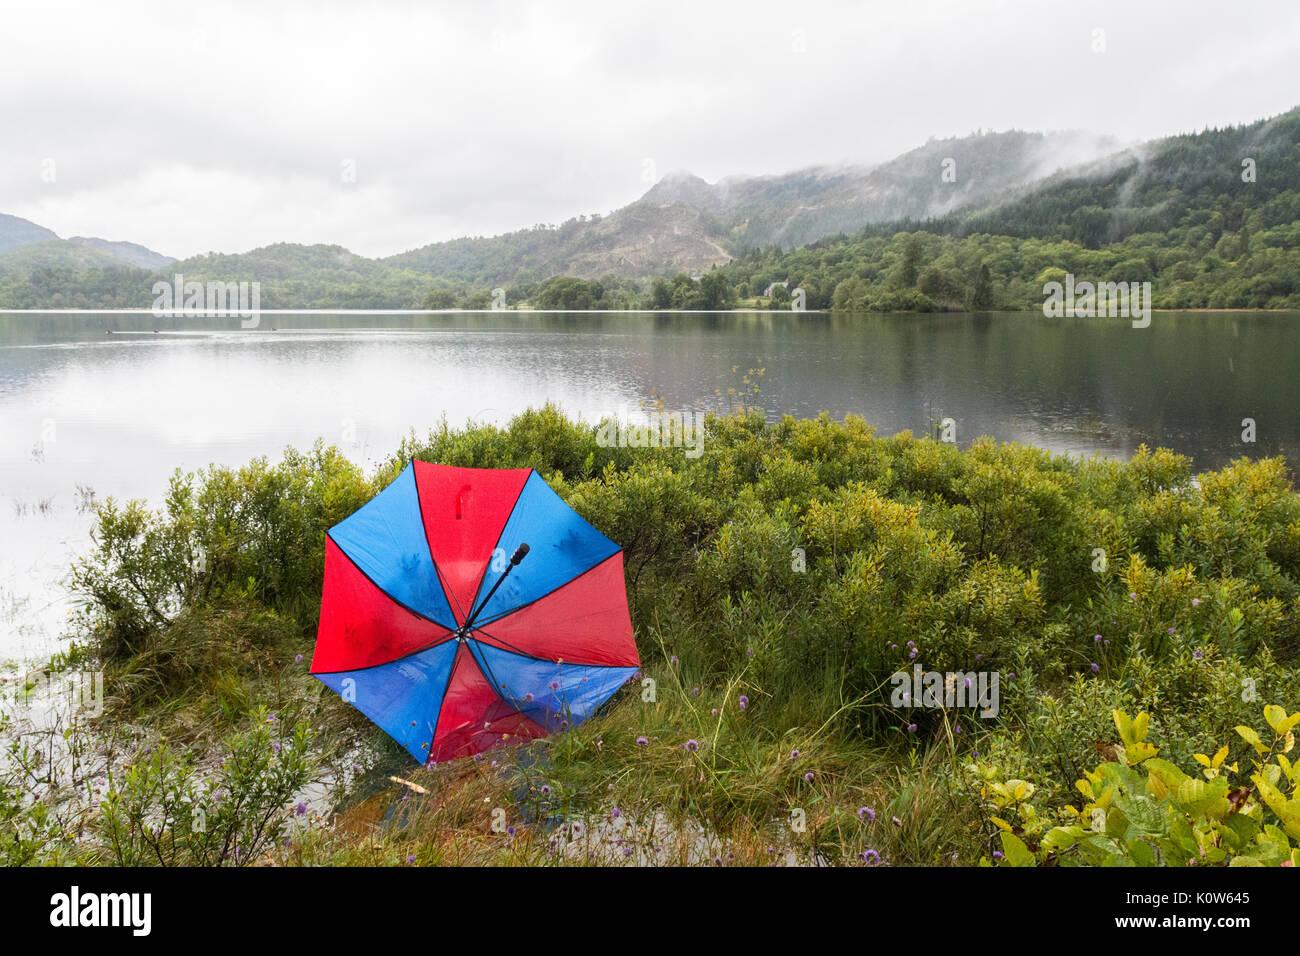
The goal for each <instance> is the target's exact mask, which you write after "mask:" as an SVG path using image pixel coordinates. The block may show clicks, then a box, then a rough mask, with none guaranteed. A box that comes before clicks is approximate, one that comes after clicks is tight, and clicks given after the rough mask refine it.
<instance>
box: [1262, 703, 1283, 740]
mask: <svg viewBox="0 0 1300 956" xmlns="http://www.w3.org/2000/svg"><path fill="white" fill-rule="evenodd" d="M1264 719H1265V720H1267V721H1268V725H1269V726H1270V727H1272V728H1273V731H1274V733H1277V734H1278V735H1281V734H1282V733H1283V731H1282V730H1281V729H1280V728H1281V724H1282V721H1284V720H1286V711H1285V710H1283V709H1282V708H1281V707H1279V706H1278V705H1277V704H1268V705H1266V706H1265V707H1264Z"/></svg>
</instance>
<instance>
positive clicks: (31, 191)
mask: <svg viewBox="0 0 1300 956" xmlns="http://www.w3.org/2000/svg"><path fill="white" fill-rule="evenodd" d="M189 6H190V5H182V4H170V3H161V2H156V0H155V2H142V3H112V4H109V3H104V2H95V0H90V2H72V3H62V2H57V0H55V2H51V0H28V2H21V3H16V2H13V0H7V2H6V3H5V4H4V6H3V8H0V71H2V73H0V75H2V76H3V83H2V84H0V137H3V139H2V140H0V142H2V144H3V146H2V148H0V212H8V213H11V214H14V215H18V216H22V217H24V218H27V219H31V220H33V221H34V222H38V223H40V224H41V225H44V226H47V227H49V228H51V229H53V230H55V231H56V232H57V233H59V235H61V236H64V237H67V236H72V235H94V236H102V237H104V238H108V239H129V240H132V241H135V242H140V243H143V244H145V245H147V246H149V247H151V248H153V249H156V250H158V251H160V252H164V253H167V254H169V255H174V256H178V257H185V256H189V255H193V254H196V253H202V252H207V251H209V250H216V251H222V252H242V251H246V250H248V249H251V248H255V247H257V246H260V245H265V244H267V243H270V242H276V241H291V242H305V243H310V242H329V243H338V244H340V245H344V246H347V247H348V248H350V249H352V250H354V251H356V252H360V253H362V254H364V255H370V256H378V255H388V254H391V253H394V252H401V251H403V250H405V249H410V248H414V247H416V246H420V245H423V244H425V243H427V242H431V241H435V240H439V239H449V238H454V237H456V236H462V235H492V234H495V233H498V232H503V231H507V230H510V229H516V228H520V227H525V226H530V225H532V224H534V223H537V222H560V221H562V220H564V219H566V218H568V217H570V216H573V215H577V214H578V213H591V212H608V211H610V210H612V209H615V208H617V207H619V206H622V205H624V204H626V203H628V202H630V201H632V200H634V199H635V198H637V197H638V196H639V195H640V194H642V193H643V192H644V191H645V190H646V189H647V188H648V187H649V185H650V181H649V180H652V179H653V177H655V176H661V175H663V174H664V173H666V172H668V171H670V170H675V169H688V170H690V171H692V172H694V173H696V174H698V175H700V176H703V177H704V178H706V179H708V180H710V181H713V180H716V179H718V178H720V177H722V176H727V175H733V174H746V173H748V174H755V173H775V172H783V171H786V170H790V169H794V168H798V167H801V166H808V165H816V164H829V163H841V162H875V161H881V160H884V159H888V158H889V157H891V156H894V155H896V154H898V153H900V152H903V151H905V150H907V149H910V148H912V147H914V146H917V145H920V144H921V143H923V142H925V140H926V139H927V138H929V137H930V136H940V137H942V136H951V135H961V134H966V133H969V132H972V131H973V130H975V129H977V128H983V129H999V130H1000V129H1007V128H1011V127H1018V128H1021V129H1033V130H1048V129H1066V128H1080V129H1087V130H1093V131H1096V132H1099V133H1108V134H1111V135H1114V136H1117V137H1119V138H1120V139H1122V140H1125V141H1132V140H1138V139H1145V138H1149V137H1151V136H1157V135H1164V134H1168V133H1174V132H1181V131H1188V130H1195V129H1201V128H1204V127H1205V126H1207V125H1211V126H1215V125H1228V124H1233V123H1240V122H1247V121H1250V120H1253V119H1256V118H1259V117H1262V116H1267V115H1272V114H1276V113H1279V112H1283V111H1285V110H1287V109H1289V108H1291V107H1293V106H1296V105H1297V104H1300V2H1297V0H1277V2H1271V0H1263V2H1261V0H1256V2H1251V3H1223V2H1222V0H1217V2H1201V0H1177V2H1141V3H1136V2H1132V0H1128V2H1114V3H1110V2H1091V3H1084V2H1068V0H1062V2H1051V3H1045V2H1042V0H1039V2H1030V0H1023V2H1021V0H961V2H958V0H901V2H894V0H889V2H857V3H821V2H809V0H799V2H795V3H780V4H777V3H763V2H758V0H743V2H725V3H722V2H708V0H690V2H684V3H673V2H666V0H655V2H636V0H594V2H573V3H554V4H551V3H506V2H490V0H488V2H484V0H477V2H466V3H451V2H429V0H424V2H400V0H392V2H387V3H385V2H368V3H362V2H355V3H335V2H327V0H313V2H311V3H301V4H300V3H276V2H274V0H264V2H250V3H214V2H208V3H202V4H194V5H193V6H195V7H201V9H188V7H189ZM1096 31H1104V32H1102V33H1097V32H1096ZM1098 46H1104V49H1103V50H1101V51H1100V52H1098V51H1097V50H1096V49H1095V48H1096V47H1098ZM349 163H350V164H351V165H350V166H349V165H348V164H349ZM349 174H351V175H352V178H353V179H354V181H348V179H349ZM51 180H52V181H51Z"/></svg>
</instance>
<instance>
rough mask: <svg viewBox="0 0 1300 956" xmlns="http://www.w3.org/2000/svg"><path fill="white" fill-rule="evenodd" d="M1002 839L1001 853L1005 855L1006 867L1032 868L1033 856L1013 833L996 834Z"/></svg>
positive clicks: (1004, 831)
mask: <svg viewBox="0 0 1300 956" xmlns="http://www.w3.org/2000/svg"><path fill="white" fill-rule="evenodd" d="M998 835H999V836H1000V837H1002V852H1003V853H1004V854H1005V856H1004V859H1005V860H1006V865H1007V866H1034V865H1035V864H1036V862H1037V861H1036V860H1035V859H1034V855H1033V854H1032V853H1030V852H1029V847H1027V846H1025V844H1024V841H1023V840H1021V839H1020V837H1018V836H1016V835H1015V834H1014V833H1010V832H1008V831H1006V830H1002V831H1000V832H999V834H998Z"/></svg>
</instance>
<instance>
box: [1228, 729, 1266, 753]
mask: <svg viewBox="0 0 1300 956" xmlns="http://www.w3.org/2000/svg"><path fill="white" fill-rule="evenodd" d="M1234 729H1235V730H1236V731H1237V733H1238V734H1240V735H1241V739H1242V740H1244V741H1246V743H1248V744H1250V745H1251V746H1252V747H1254V748H1255V752H1256V753H1258V754H1266V753H1268V748H1267V747H1265V746H1264V743H1263V741H1261V740H1260V739H1259V734H1257V733H1255V731H1254V730H1252V729H1251V728H1249V727H1246V726H1243V725H1242V724H1238V725H1237V726H1236V728H1234Z"/></svg>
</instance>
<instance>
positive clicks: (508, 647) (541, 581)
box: [311, 461, 640, 763]
mask: <svg viewBox="0 0 1300 956" xmlns="http://www.w3.org/2000/svg"><path fill="white" fill-rule="evenodd" d="M639 665H640V661H639V659H638V657H637V652H636V642H635V640H634V639H633V635H632V621H631V618H630V617H629V616H628V608H627V590H626V586H625V584H624V579H623V550H622V549H621V548H620V547H619V546H618V545H616V544H615V543H614V542H613V541H611V540H609V538H607V537H605V536H604V535H603V534H601V533H600V532H599V531H597V530H596V529H595V528H593V527H592V526H591V525H590V524H588V523H587V522H586V521H585V520H583V518H582V517H581V516H580V515H578V514H577V512H575V511H574V510H573V509H572V508H570V507H569V506H568V505H567V504H565V503H564V501H563V500H562V499H561V498H560V496H559V495H557V494H556V493H555V492H554V491H553V490H552V489H551V487H550V486H549V485H548V484H547V483H546V482H545V481H543V480H542V478H541V476H540V475H538V474H537V472H536V471H534V470H533V469H531V468H520V469H494V468H454V467H451V466H447V465H436V464H429V463H427V462H423V461H412V462H411V463H410V464H408V465H407V466H406V468H405V469H403V471H402V473H401V475H399V476H398V477H397V479H396V480H395V481H393V483H392V484H390V485H389V486H388V487H387V488H385V489H384V490H383V491H381V492H380V493H379V494H378V495H376V496H375V497H374V498H372V499H371V500H370V501H369V502H367V503H366V504H365V505H364V506H362V507H361V508H359V509H358V510H357V511H355V512H354V513H353V514H352V515H350V516H349V517H348V518H346V519H344V520H343V521H341V522H339V523H338V524H337V525H335V526H334V527H333V528H331V529H330V530H329V532H328V534H327V535H326V540H325V585H324V591H323V593H322V596H321V615H320V628H319V631H318V632H317V637H316V652H315V655H314V657H313V658H312V664H311V672H312V674H314V675H315V676H316V677H317V679H319V680H320V681H321V682H323V683H324V684H326V685H327V686H329V687H331V688H333V689H334V690H335V691H337V692H338V693H339V694H340V695H341V696H342V697H343V699H344V700H346V701H348V702H349V703H351V704H353V705H354V706H355V707H356V708H357V709H358V710H360V711H361V712H362V713H363V714H365V715H366V716H367V717H368V718H370V720H372V721H373V722H374V723H376V724H377V725H379V726H380V727H381V728H383V730H384V731H385V732H387V733H388V734H389V736H391V737H392V738H393V739H394V740H396V741H397V742H398V743H399V744H401V745H402V746H403V747H404V748H405V749H406V750H407V752H409V753H410V754H411V756H413V757H415V758H416V759H417V760H419V761H420V762H422V763H424V762H428V761H430V760H433V761H444V760H450V759H453V758H455V757H464V756H468V755H470V754H475V753H479V752H481V751H484V750H486V749H488V748H489V747H491V746H493V745H494V744H496V743H499V742H501V741H502V740H507V739H510V740H519V739H528V738H534V737H540V736H543V735H544V734H546V733H548V732H551V731H555V730H561V729H564V728H566V727H569V726H573V725H576V724H578V723H580V722H582V721H583V720H586V719H587V718H588V717H589V716H591V714H592V713H593V712H594V711H595V710H596V709H597V708H598V707H600V705H601V704H603V703H604V702H605V701H607V700H608V699H609V698H610V697H611V696H612V695H613V693H614V692H615V691H616V690H618V688H619V687H620V686H622V685H623V684H624V683H625V682H627V680H628V679H629V678H630V677H631V676H632V674H634V673H635V672H636V670H637V668H638V667H639Z"/></svg>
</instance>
